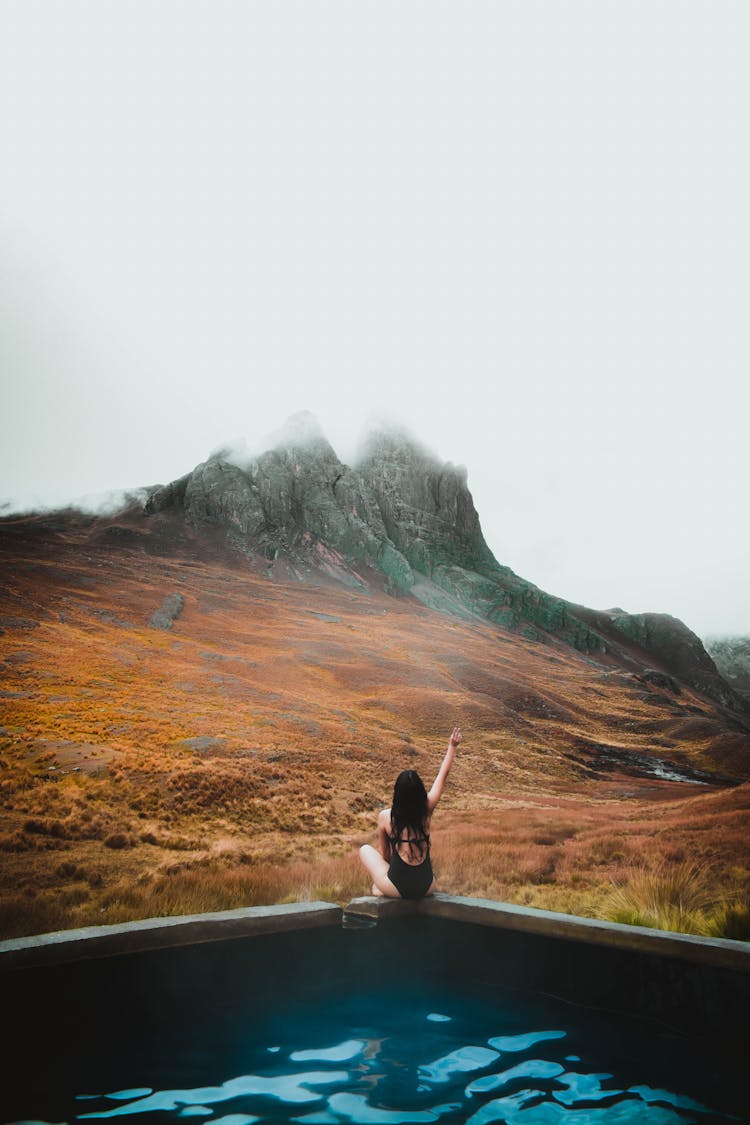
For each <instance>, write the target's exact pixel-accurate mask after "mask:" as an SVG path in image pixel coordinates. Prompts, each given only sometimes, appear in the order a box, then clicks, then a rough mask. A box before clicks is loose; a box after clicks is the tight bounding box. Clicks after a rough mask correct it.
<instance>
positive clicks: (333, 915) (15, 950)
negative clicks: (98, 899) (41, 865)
mask: <svg viewBox="0 0 750 1125" xmlns="http://www.w3.org/2000/svg"><path fill="white" fill-rule="evenodd" d="M342 914H343V912H342V909H341V907H340V906H337V905H336V904H335V903H331V902H292V903H285V904H283V905H281V906H247V907H241V908H240V909H239V910H220V911H216V912H215V913H211V914H183V915H177V916H172V917H163V918H143V919H139V920H138V921H135V922H123V923H121V924H118V925H105V926H86V927H84V928H82V929H78V930H58V931H56V932H54V933H49V934H36V935H33V936H31V937H22V938H11V939H10V940H8V941H2V942H0V972H2V971H8V970H14V969H19V968H27V967H34V968H38V967H40V966H43V965H59V964H63V963H66V962H71V961H82V960H89V959H92V958H99V957H115V956H118V955H119V954H123V953H143V952H146V951H148V950H152V949H174V948H177V947H179V946H189V945H200V944H205V943H207V942H218V941H228V940H232V939H235V938H246V937H257V936H259V935H261V934H278V933H287V932H289V931H292V930H305V929H313V928H315V929H317V928H318V927H321V926H340V925H341V919H342Z"/></svg>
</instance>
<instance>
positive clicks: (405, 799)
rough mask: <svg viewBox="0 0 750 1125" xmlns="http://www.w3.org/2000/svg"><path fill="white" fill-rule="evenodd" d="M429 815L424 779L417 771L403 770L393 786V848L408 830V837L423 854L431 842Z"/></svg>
mask: <svg viewBox="0 0 750 1125" xmlns="http://www.w3.org/2000/svg"><path fill="white" fill-rule="evenodd" d="M429 815H430V813H429V809H428V808H427V790H426V789H425V787H424V782H423V781H422V778H421V777H420V776H419V774H418V773H417V771H416V770H403V771H402V772H401V773H400V774H399V775H398V777H397V778H396V784H395V785H394V786H393V802H392V804H391V847H395V845H396V843H399V842H401V836H402V834H403V831H404V829H406V830H407V831H406V834H407V836H411V837H412V838H414V840H415V841H416V843H417V845H418V847H419V850H420V852H423V851H424V849H425V847H426V846H427V844H429V842H430V837H429V836H428V834H427V818H428V817H429Z"/></svg>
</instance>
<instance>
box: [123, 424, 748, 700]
mask: <svg viewBox="0 0 750 1125" xmlns="http://www.w3.org/2000/svg"><path fill="white" fill-rule="evenodd" d="M145 511H146V513H147V515H154V514H156V513H159V512H172V513H178V514H182V515H183V516H184V519H185V520H186V522H187V523H188V524H189V525H191V526H192V527H193V528H196V529H201V528H208V527H210V528H218V529H221V530H222V531H223V532H224V533H225V534H226V537H227V539H228V541H229V542H230V543H231V544H232V546H233V547H235V548H236V549H238V550H240V551H242V552H244V553H245V554H247V555H251V556H261V557H264V558H265V559H266V560H267V561H268V564H269V566H273V565H274V564H276V563H277V562H279V561H280V562H281V563H282V564H283V565H285V566H286V567H288V568H291V570H292V572H296V573H298V574H299V575H300V577H302V576H304V575H309V574H311V573H312V574H314V573H315V572H319V573H325V574H327V575H328V576H329V577H333V578H336V579H337V580H339V581H342V582H347V583H350V584H356V585H361V586H366V585H367V584H368V583H369V582H372V581H377V582H379V583H381V584H382V585H383V587H384V589H385V590H386V591H388V592H390V593H394V594H403V595H409V596H413V597H416V598H417V599H419V600H420V601H422V602H423V603H425V604H426V605H429V606H431V607H432V608H435V609H438V610H440V611H442V612H446V613H452V614H456V615H459V616H464V617H465V616H478V617H481V618H484V619H487V620H490V621H492V622H495V623H496V624H497V625H499V626H501V627H503V628H506V629H510V630H512V631H517V632H520V633H521V634H522V635H523V636H525V637H526V638H528V639H531V640H536V641H544V640H545V639H548V638H549V637H550V636H551V637H554V638H556V639H558V640H561V641H563V642H565V643H568V644H570V645H572V646H574V647H575V648H576V649H578V650H579V651H582V652H584V653H590V654H592V655H593V656H595V657H596V658H598V659H605V658H606V660H607V661H612V660H614V661H615V662H616V663H618V664H620V665H621V666H623V667H624V668H626V669H629V670H633V671H635V672H636V673H640V672H643V671H644V669H645V668H646V666H649V665H653V666H654V669H652V670H655V671H656V672H657V673H658V672H659V671H661V672H662V673H663V674H665V675H666V676H667V678H668V677H669V676H674V677H676V678H677V679H678V680H681V681H683V682H684V683H686V684H688V685H690V686H692V687H694V688H696V689H697V690H699V691H700V692H701V693H702V694H704V695H706V696H707V697H709V698H711V699H712V700H713V701H714V702H717V703H719V704H720V705H721V706H722V707H725V708H727V709H728V710H729V711H731V712H733V713H735V714H736V715H737V716H738V717H742V718H743V719H745V718H747V717H748V716H749V715H750V708H749V707H748V705H747V703H746V702H745V701H744V700H743V699H742V698H741V697H740V696H738V695H737V694H736V693H735V692H734V691H733V690H732V688H731V687H730V686H729V685H728V684H727V683H726V681H725V680H723V679H722V678H721V676H719V674H718V672H717V670H716V666H715V665H714V663H713V661H712V660H711V658H710V656H709V655H708V654H707V653H706V651H705V649H704V648H703V645H702V644H701V642H700V640H699V639H698V637H696V636H695V635H694V634H693V633H691V631H690V630H689V629H687V627H686V626H685V625H683V624H682V622H679V621H677V620H675V619H674V618H671V617H668V616H666V615H659V614H640V615H629V614H625V613H619V612H612V613H603V612H597V611H593V610H588V609H586V608H585V607H582V606H575V605H572V604H571V603H569V602H566V601H564V600H563V599H561V598H556V597H554V596H552V595H550V594H547V593H545V592H544V591H542V590H540V589H538V587H536V586H534V585H533V584H532V583H530V582H526V581H525V580H524V579H522V578H520V577H519V576H518V575H516V574H514V573H513V571H511V570H510V569H509V568H508V567H505V566H501V565H500V564H499V563H498V562H497V560H496V559H495V558H494V556H493V554H492V552H491V551H490V549H489V547H488V546H487V544H486V542H485V540H484V536H483V535H482V529H481V526H480V522H479V516H478V514H477V511H476V509H475V507H474V502H473V500H472V496H471V493H470V491H469V489H468V486H467V480H466V472H465V470H464V469H462V468H456V467H455V466H453V465H451V464H442V463H440V462H439V461H437V460H436V459H435V458H434V457H432V456H431V455H430V454H428V453H427V452H426V451H425V450H424V449H422V448H421V447H420V446H419V445H418V444H416V443H415V442H413V441H412V440H411V439H409V438H406V437H405V436H403V435H393V434H389V433H385V432H379V433H374V434H373V435H371V437H370V439H369V441H368V443H367V445H366V448H365V452H364V455H363V457H362V459H361V460H360V461H359V463H358V464H357V465H356V466H355V467H351V466H348V465H345V464H344V463H343V462H342V461H340V460H339V458H338V457H337V455H336V453H335V452H334V450H333V448H332V447H331V445H330V444H329V442H328V441H327V440H326V438H325V437H324V436H323V434H322V433H321V432H320V430H319V428H318V426H317V424H316V423H315V421H314V419H312V418H311V417H310V416H309V415H297V416H295V417H294V418H293V419H291V420H290V422H289V423H288V424H287V428H286V431H285V433H283V434H282V435H281V436H280V438H279V440H278V441H277V443H276V444H275V445H274V447H273V448H271V449H269V450H267V451H265V452H264V453H262V454H261V455H260V456H258V457H256V458H254V459H253V460H251V461H249V462H247V463H245V464H241V465H240V464H236V463H233V462H232V461H231V460H230V459H229V457H228V456H227V455H222V454H217V455H214V456H212V457H211V458H210V459H209V460H208V461H206V462H204V463H203V464H201V465H198V466H197V468H195V469H194V470H193V471H192V472H191V473H189V474H188V475H187V476H185V477H183V478H181V479H180V480H177V481H174V482H173V483H171V484H168V485H166V486H165V487H158V488H155V489H152V490H150V495H149V499H148V501H147V503H146V507H145Z"/></svg>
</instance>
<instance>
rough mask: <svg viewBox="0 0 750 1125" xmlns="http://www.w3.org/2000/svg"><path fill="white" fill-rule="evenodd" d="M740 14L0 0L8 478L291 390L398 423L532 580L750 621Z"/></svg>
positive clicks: (747, 237) (596, 6)
mask: <svg viewBox="0 0 750 1125" xmlns="http://www.w3.org/2000/svg"><path fill="white" fill-rule="evenodd" d="M749 25H750V11H748V9H747V7H746V6H745V5H743V4H740V3H728V2H723V0H717V2H716V3H715V4H713V5H711V6H710V8H709V6H708V5H705V4H703V3H694V2H691V0H685V2H681V3H679V2H674V3H660V2H658V0H657V2H655V3H654V2H648V3H645V2H644V3H639V2H637V0H636V2H633V3H629V4H627V5H611V4H602V3H601V2H599V0H597V2H594V0H592V2H590V3H581V2H575V0H574V2H572V3H571V4H568V5H565V6H562V5H556V4H553V3H551V2H548V3H539V2H534V0H530V2H529V3H525V4H523V5H511V4H502V5H501V4H494V3H489V2H487V3H481V2H479V3H476V4H472V5H464V4H460V3H458V2H452V3H441V2H440V0H436V2H432V3H429V4H428V3H422V2H419V0H417V2H414V3H409V4H406V5H405V4H402V3H399V4H396V3H392V2H390V0H382V2H381V3H379V4H377V5H374V4H369V3H360V4H351V3H345V2H343V0H341V2H335V0H329V2H324V0H321V2H318V0H305V2H302V0H299V2H294V0H290V2H288V3H284V4H272V3H263V2H259V3H254V4H246V3H240V2H236V3H234V2H232V3H229V2H225V0H215V2H213V3H211V4H210V5H209V4H208V3H195V2H193V0H181V2H179V3H178V2H162V3H159V4H158V5H153V4H146V3H140V2H137V0H136V2H133V3H128V4H123V3H115V2H108V0H90V2H85V3H83V2H80V0H68V2H67V3H66V4H65V5H58V4H55V3H52V2H46V0H45V2H39V0H25V2H24V3H7V2H6V3H3V4H2V5H0V107H2V109H0V145H1V146H2V147H1V149H0V151H1V152H2V155H3V175H2V177H0V349H1V353H0V363H1V366H0V372H1V377H2V406H3V417H4V422H5V424H4V428H3V441H2V447H1V448H0V497H3V498H5V500H6V502H7V503H9V504H10V508H11V509H16V508H20V507H28V506H29V505H32V506H33V505H57V504H64V503H67V502H69V501H70V500H72V499H74V498H76V497H79V496H81V495H83V494H89V496H90V495H91V494H100V493H106V492H108V491H111V490H123V489H125V490H130V489H135V488H138V487H141V486H147V485H151V484H156V483H165V482H167V481H168V480H172V479H174V478H176V477H178V476H180V475H182V474H183V473H185V472H187V471H189V470H190V469H191V468H193V467H194V465H196V464H197V463H198V462H200V461H202V460H205V458H206V457H207V456H208V455H209V453H210V452H211V451H212V450H215V449H216V448H218V447H222V446H225V445H227V443H232V445H233V447H239V448H245V449H247V450H248V451H249V452H250V453H252V452H254V451H256V450H258V449H259V448H260V447H262V446H263V444H264V442H265V441H266V439H267V437H268V435H270V434H271V433H272V432H273V431H274V430H275V429H277V427H279V426H280V425H281V424H282V423H283V422H284V419H285V418H286V417H287V416H288V415H290V414H291V413H293V412H296V411H298V410H302V409H307V410H310V411H311V412H312V413H313V414H314V415H315V416H316V418H317V419H318V421H319V423H320V425H321V427H322V429H323V431H324V432H325V434H326V435H327V436H328V438H329V440H330V441H331V443H332V444H333V446H334V448H335V449H336V451H337V453H338V454H339V456H340V457H341V458H342V460H344V461H346V462H347V463H351V462H352V460H353V459H354V458H355V456H356V451H357V448H358V446H359V444H360V442H361V440H362V436H363V434H364V433H365V432H366V431H367V429H368V428H369V426H370V425H371V424H372V420H373V418H374V417H382V416H386V417H387V418H388V419H390V420H392V421H393V420H395V422H397V423H398V424H400V425H403V426H405V427H406V428H407V429H408V430H409V431H410V432H412V433H413V434H414V435H416V437H417V438H418V440H419V441H420V442H421V443H422V444H424V445H425V446H427V447H428V448H430V449H432V450H434V451H435V452H436V454H437V455H439V456H440V457H442V458H444V459H446V460H450V461H452V462H453V463H456V464H463V465H465V466H466V468H467V470H468V480H469V487H470V488H471V490H472V493H473V496H474V499H475V503H476V506H477V509H478V511H479V514H480V518H481V521H482V526H483V529H484V532H485V537H486V538H487V540H488V542H489V544H490V546H491V548H492V549H493V551H494V552H495V554H496V556H497V558H498V560H499V561H500V562H502V563H504V564H507V565H509V566H511V567H512V568H513V569H514V570H515V571H516V572H517V573H519V574H521V575H523V576H524V577H525V578H528V579H530V580H531V581H533V582H536V583H537V584H538V585H540V586H541V587H543V588H544V589H546V590H549V591H551V592H554V593H556V594H559V595H561V596H563V597H566V598H569V599H571V600H573V601H577V602H582V603H584V604H587V605H591V606H594V607H599V608H606V607H610V606H613V605H620V606H622V607H623V608H624V609H627V610H629V611H631V612H638V611H643V610H654V611H661V612H668V613H673V614H675V615H676V616H678V617H680V618H681V619H683V620H684V621H685V622H686V623H687V624H688V625H690V627H691V628H693V629H695V630H696V631H697V632H699V633H701V634H704V635H705V634H707V633H750V595H749V594H748V581H747V577H748V574H749V573H750V530H748V522H749V521H748V520H747V518H746V516H745V512H744V509H745V507H746V493H747V476H748V474H747V454H746V449H747V436H746V431H747V417H748V405H750V403H749V399H750V391H749V390H748V380H747V372H748V358H749V356H748V352H749V350H750V348H749V344H748V332H747V323H746V310H747V307H748V296H749V294H748V275H747V266H746V263H747V261H748V260H750V255H749V254H748V251H750V219H749V218H748V210H747V206H746V200H747V198H748V197H750V183H749V182H748V181H749V180H750V174H749V168H748V155H747V146H746V144H745V143H744V139H743V138H744V132H745V130H746V120H747V108H748V92H749V89H748V87H749V86H750V77H749V76H748V70H747V67H746V61H745V44H746V43H747V34H748V30H750V27H749ZM243 442H244V443H245V444H244V446H243V445H242V443H243Z"/></svg>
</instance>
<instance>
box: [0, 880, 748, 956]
mask: <svg viewBox="0 0 750 1125" xmlns="http://www.w3.org/2000/svg"><path fill="white" fill-rule="evenodd" d="M415 915H418V916H421V917H433V918H442V919H446V920H448V921H453V922H464V923H471V924H475V925H480V926H489V927H494V928H497V929H503V930H507V931H514V932H516V933H527V934H536V935H541V936H544V937H549V938H558V939H563V940H567V941H573V942H576V943H584V944H591V945H596V946H600V947H606V948H609V949H621V950H626V951H630V952H632V953H640V954H651V955H654V956H657V957H665V958H672V959H677V960H681V961H684V962H688V963H692V964H696V965H706V966H713V967H716V968H723V969H730V970H732V971H733V972H737V973H741V974H743V975H748V974H750V942H741V941H731V940H729V939H727V938H709V937H698V936H694V935H692V934H677V933H672V932H667V931H664V930H653V929H647V928H645V927H639V926H627V925H623V924H621V923H618V922H604V921H600V920H599V919H595V918H582V917H579V916H577V915H573V914H559V913H556V912H554V911H550V910H538V909H536V908H534V907H528V906H517V905H516V904H514V903H508V902H499V901H495V900H494V899H482V898H467V897H460V896H457V895H446V894H435V895H431V896H429V897H428V898H424V899H419V900H417V901H415V902H406V901H403V900H400V899H398V900H397V899H387V898H377V897H374V896H363V897H360V898H355V899H352V900H351V902H349V903H348V905H347V906H346V907H344V908H343V909H342V907H340V906H338V905H336V904H335V903H330V902H320V901H316V902H294V903H285V904H283V905H279V906H250V907H242V908H240V909H238V910H222V911H216V912H214V913H209V914H185V915H178V916H171V917H161V918H145V919H140V920H138V921H135V922H123V923H121V924H117V925H102V926H87V927H85V928H82V929H77V930H58V931H56V932H54V933H48V934H37V935H33V936H30V937H22V938H12V939H10V940H7V941H2V942H0V973H2V972H3V971H7V970H13V969H18V968H25V967H39V966H43V965H56V964H63V963H66V962H72V961H82V960H87V959H95V958H100V957H113V956H117V955H120V954H127V953H142V952H147V951H148V950H155V949H173V948H177V947H180V946H189V945H200V944H205V943H208V942H219V941H228V940H233V939H237V938H251V937H257V936H261V935H264V934H279V933H286V932H289V931H293V930H307V929H317V928H319V927H324V926H340V925H341V924H342V923H343V924H344V925H346V924H347V920H349V921H350V922H351V921H354V922H355V924H356V922H357V921H360V922H364V923H365V924H367V923H369V924H374V923H378V922H385V923H387V922H388V921H389V920H391V919H399V918H408V917H412V916H415Z"/></svg>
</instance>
